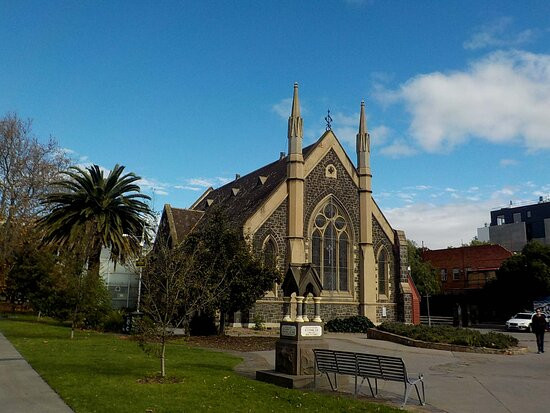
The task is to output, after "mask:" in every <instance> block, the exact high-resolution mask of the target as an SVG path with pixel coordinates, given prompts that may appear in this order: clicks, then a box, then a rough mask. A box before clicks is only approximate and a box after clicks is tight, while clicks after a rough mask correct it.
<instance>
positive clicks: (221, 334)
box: [218, 310, 225, 336]
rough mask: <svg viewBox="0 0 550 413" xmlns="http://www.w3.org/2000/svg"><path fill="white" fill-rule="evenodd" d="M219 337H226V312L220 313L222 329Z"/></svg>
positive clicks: (219, 330) (219, 331)
mask: <svg viewBox="0 0 550 413" xmlns="http://www.w3.org/2000/svg"><path fill="white" fill-rule="evenodd" d="M218 335H220V336H224V335H225V311H223V310H222V311H220V328H219V329H218Z"/></svg>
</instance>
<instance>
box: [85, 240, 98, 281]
mask: <svg viewBox="0 0 550 413" xmlns="http://www.w3.org/2000/svg"><path fill="white" fill-rule="evenodd" d="M100 259H101V242H99V241H94V242H93V247H92V250H91V251H90V255H89V256H88V274H90V275H91V276H92V277H94V278H95V279H98V278H99V266H100V263H101V261H100Z"/></svg>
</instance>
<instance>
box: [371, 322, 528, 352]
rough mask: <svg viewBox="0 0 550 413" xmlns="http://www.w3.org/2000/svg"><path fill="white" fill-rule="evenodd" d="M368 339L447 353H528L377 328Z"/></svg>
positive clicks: (515, 348) (522, 350) (524, 349)
mask: <svg viewBox="0 0 550 413" xmlns="http://www.w3.org/2000/svg"><path fill="white" fill-rule="evenodd" d="M367 337H368V338H370V339H374V340H385V341H391V342H393V343H398V344H402V345H405V346H410V347H418V348H430V349H434V350H445V351H460V352H464V353H482V354H508V355H511V354H524V353H527V348H526V347H517V346H514V347H508V348H502V349H501V348H489V347H476V346H465V345H460V344H450V343H435V342H429V341H423V340H417V339H414V338H410V337H405V336H402V335H398V334H394V333H390V332H387V331H382V330H379V329H377V328H370V329H369V330H368V331H367Z"/></svg>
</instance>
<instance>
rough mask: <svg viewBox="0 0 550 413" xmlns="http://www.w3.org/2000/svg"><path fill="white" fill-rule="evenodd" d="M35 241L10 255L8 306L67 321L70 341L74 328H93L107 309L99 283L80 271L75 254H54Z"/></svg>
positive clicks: (78, 261)
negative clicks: (19, 305) (23, 307)
mask: <svg viewBox="0 0 550 413" xmlns="http://www.w3.org/2000/svg"><path fill="white" fill-rule="evenodd" d="M37 240H38V237H31V238H29V239H28V240H26V241H25V242H24V243H23V245H22V246H21V248H19V249H18V250H17V252H16V253H15V255H14V259H13V261H14V263H13V265H12V267H11V268H10V271H9V272H8V277H7V288H6V295H7V297H8V300H9V301H10V302H11V303H12V306H15V305H17V304H23V305H26V306H29V307H30V308H32V309H33V310H35V311H37V312H38V313H39V314H42V315H48V316H50V317H53V318H56V319H58V320H61V321H65V320H71V338H73V337H74V330H75V328H76V327H77V326H84V327H90V328H95V327H97V326H98V325H99V324H100V323H101V322H102V320H103V318H104V316H105V315H106V314H107V313H108V310H109V309H110V297H109V294H108V292H107V290H106V288H105V286H104V285H103V282H102V280H101V279H97V278H95V277H91V276H89V275H88V273H87V272H86V271H84V265H83V264H84V261H83V259H82V258H81V257H79V256H78V254H76V253H75V252H68V251H56V250H55V249H54V248H51V247H49V246H42V245H40V243H39V242H38V241H37Z"/></svg>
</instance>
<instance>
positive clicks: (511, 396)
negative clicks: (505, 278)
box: [238, 333, 550, 413]
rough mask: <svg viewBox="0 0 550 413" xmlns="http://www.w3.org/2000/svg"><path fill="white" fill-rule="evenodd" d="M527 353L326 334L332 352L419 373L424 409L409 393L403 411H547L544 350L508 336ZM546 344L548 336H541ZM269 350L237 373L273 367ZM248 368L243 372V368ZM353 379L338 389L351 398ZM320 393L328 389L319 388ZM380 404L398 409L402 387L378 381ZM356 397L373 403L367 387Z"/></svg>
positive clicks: (549, 394) (549, 396)
mask: <svg viewBox="0 0 550 413" xmlns="http://www.w3.org/2000/svg"><path fill="white" fill-rule="evenodd" d="M513 335H514V336H516V337H517V338H518V339H519V340H520V346H524V347H527V348H528V349H529V352H528V353H527V354H521V355H494V354H476V353H460V352H450V351H442V350H431V349H421V348H414V347H407V346H403V345H400V344H396V343H390V342H387V341H379V340H370V339H367V337H366V335H364V334H327V335H326V336H325V338H326V340H327V341H328V344H329V347H330V348H331V349H334V350H344V351H355V352H367V353H375V354H383V355H388V356H398V357H402V358H403V359H404V361H405V365H406V367H407V371H408V374H409V375H417V374H418V373H423V374H424V380H425V386H426V401H427V404H428V405H427V406H426V407H420V406H419V404H418V399H417V397H416V394H415V392H414V390H413V392H412V393H411V396H410V397H409V400H408V401H407V406H406V409H407V410H414V411H426V412H442V411H443V412H449V413H481V412H490V413H500V412H504V413H510V412H511V413H541V412H550V348H548V350H549V351H548V352H547V353H544V354H536V343H535V336H534V334H530V333H517V334H513ZM545 338H546V340H545V341H546V345H549V344H550V343H549V342H548V341H549V339H550V334H546V337H545ZM274 353H275V352H274V351H262V352H256V353H254V356H252V357H251V358H248V359H247V360H245V362H244V363H243V366H240V367H239V368H238V370H240V371H241V372H243V373H246V371H248V375H249V376H252V373H253V371H254V369H265V368H271V369H273V368H274V364H275V359H274ZM247 365H248V367H246V366H247ZM352 383H353V380H350V381H349V384H348V385H346V386H344V387H343V389H342V390H343V391H347V392H350V393H352V392H353V387H352ZM324 390H330V388H328V387H327V388H325V389H324ZM379 392H380V400H381V401H385V402H388V401H389V402H390V403H392V404H395V405H397V406H398V405H399V404H400V403H401V401H402V397H403V396H402V395H403V385H402V384H399V383H392V382H383V381H380V382H379ZM361 395H362V396H363V397H365V398H366V399H368V400H373V399H372V397H371V395H370V391H369V388H368V384H367V383H366V382H365V384H364V385H363V386H362V388H361Z"/></svg>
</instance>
